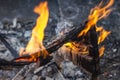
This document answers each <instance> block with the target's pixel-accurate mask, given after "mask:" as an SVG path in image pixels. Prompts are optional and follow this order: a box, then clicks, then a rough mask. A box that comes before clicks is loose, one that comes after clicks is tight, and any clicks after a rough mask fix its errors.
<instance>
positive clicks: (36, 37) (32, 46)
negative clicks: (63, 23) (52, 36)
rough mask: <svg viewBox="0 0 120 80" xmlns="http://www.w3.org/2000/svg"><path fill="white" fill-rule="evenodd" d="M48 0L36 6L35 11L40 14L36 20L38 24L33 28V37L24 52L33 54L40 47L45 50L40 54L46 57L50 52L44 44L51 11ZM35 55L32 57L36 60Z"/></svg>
mask: <svg viewBox="0 0 120 80" xmlns="http://www.w3.org/2000/svg"><path fill="white" fill-rule="evenodd" d="M47 5H48V3H47V1H45V2H41V3H40V4H39V5H38V6H36V7H35V9H34V12H35V13H37V14H38V15H39V17H38V18H37V21H36V25H35V27H34V29H33V30H32V37H31V39H30V41H29V43H28V45H27V47H26V49H25V52H24V53H23V52H22V54H21V55H23V54H31V55H32V53H35V52H37V51H39V50H40V49H44V51H43V52H39V53H38V54H37V55H38V56H40V55H41V54H42V55H43V56H44V57H46V55H47V54H48V52H47V51H46V50H45V48H44V46H43V39H44V30H45V28H46V26H47V22H48V18H49V11H48V7H47ZM34 59H35V56H34V55H32V59H30V60H34Z"/></svg>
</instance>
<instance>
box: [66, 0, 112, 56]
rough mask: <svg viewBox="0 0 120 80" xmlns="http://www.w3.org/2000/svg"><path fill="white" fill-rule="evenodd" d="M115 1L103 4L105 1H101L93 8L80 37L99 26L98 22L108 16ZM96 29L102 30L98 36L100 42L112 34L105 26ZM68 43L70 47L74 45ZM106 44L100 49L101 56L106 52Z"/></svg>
mask: <svg viewBox="0 0 120 80" xmlns="http://www.w3.org/2000/svg"><path fill="white" fill-rule="evenodd" d="M113 3H114V0H110V1H109V3H108V4H107V5H106V6H104V7H102V6H103V2H101V3H100V4H99V5H98V6H96V7H95V8H93V9H92V10H91V12H90V14H89V16H88V22H87V24H86V26H85V29H84V30H82V31H81V32H80V33H79V35H78V37H80V36H85V35H86V33H87V32H88V31H89V30H90V29H91V28H92V27H94V26H97V22H98V21H99V20H100V19H103V18H106V17H107V16H108V15H109V14H110V12H111V11H112V9H110V7H111V6H112V4H113ZM96 31H97V32H100V35H99V37H98V44H100V43H101V42H103V41H104V40H105V38H106V37H107V36H108V35H109V34H110V31H106V30H104V29H103V27H96ZM66 45H68V46H69V47H71V48H72V47H73V46H71V45H70V43H66ZM104 50H105V48H104V46H102V47H101V48H100V49H99V56H102V55H103V53H104Z"/></svg>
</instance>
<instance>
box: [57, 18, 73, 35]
mask: <svg viewBox="0 0 120 80" xmlns="http://www.w3.org/2000/svg"><path fill="white" fill-rule="evenodd" d="M72 26H73V23H72V22H70V21H68V20H65V19H64V20H62V21H60V22H58V24H57V27H56V28H55V31H56V35H57V36H61V35H63V34H64V33H66V32H68V31H69V30H70V28H71V27H72Z"/></svg>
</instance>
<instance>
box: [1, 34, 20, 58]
mask: <svg viewBox="0 0 120 80" xmlns="http://www.w3.org/2000/svg"><path fill="white" fill-rule="evenodd" d="M0 40H1V41H2V42H3V43H4V45H5V47H6V48H8V50H9V51H10V52H11V54H12V56H13V57H15V58H16V57H18V56H19V55H18V54H17V51H16V50H15V49H14V48H13V47H11V46H10V44H9V43H8V42H7V41H6V40H5V37H4V36H2V34H1V33H0Z"/></svg>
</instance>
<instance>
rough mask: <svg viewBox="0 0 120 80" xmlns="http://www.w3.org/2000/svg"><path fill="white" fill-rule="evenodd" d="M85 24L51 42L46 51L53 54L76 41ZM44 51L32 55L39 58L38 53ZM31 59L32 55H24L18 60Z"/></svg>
mask: <svg viewBox="0 0 120 80" xmlns="http://www.w3.org/2000/svg"><path fill="white" fill-rule="evenodd" d="M85 24H86V23H85ZM85 24H84V25H81V26H79V27H73V28H72V29H71V31H69V32H68V33H66V34H64V35H62V36H61V37H60V38H59V39H56V40H54V41H53V42H51V44H49V45H48V46H47V47H46V50H47V51H48V52H49V54H51V53H52V52H54V51H56V50H57V49H59V48H60V47H61V46H62V45H63V44H65V43H67V42H69V41H74V40H76V39H77V38H78V34H79V33H80V32H81V31H82V30H83V29H84V28H85ZM79 39H80V38H79ZM42 51H43V50H38V51H36V52H34V53H31V54H32V55H33V56H35V57H36V58H37V57H40V56H39V55H38V52H42ZM30 57H31V55H29V54H27V55H23V56H21V57H18V58H30ZM18 58H16V59H18ZM16 59H14V60H16Z"/></svg>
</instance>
